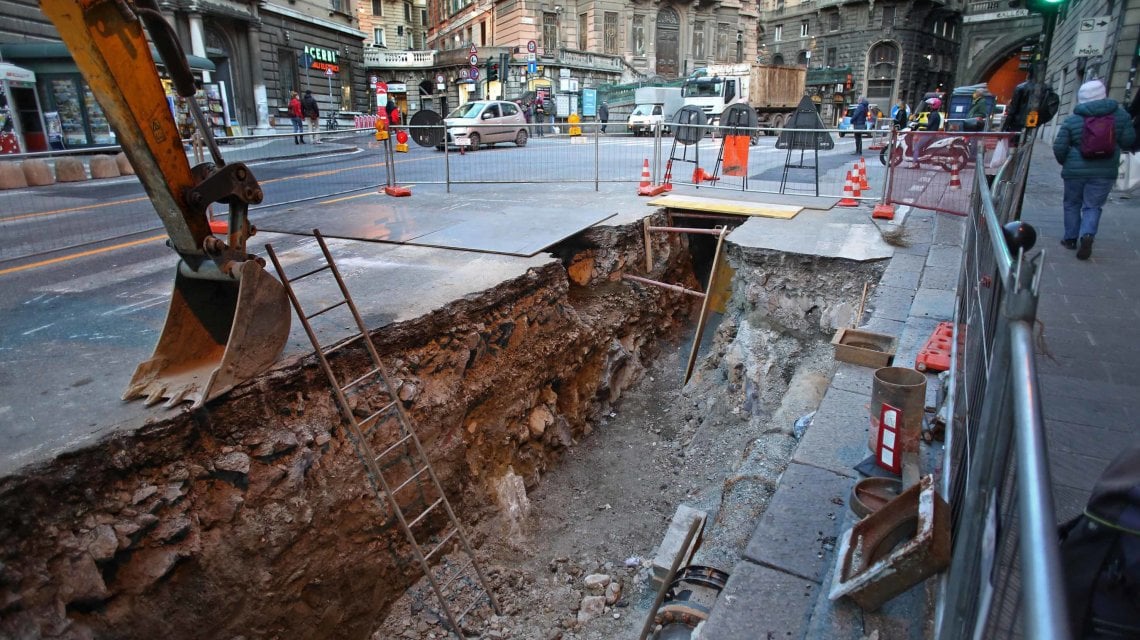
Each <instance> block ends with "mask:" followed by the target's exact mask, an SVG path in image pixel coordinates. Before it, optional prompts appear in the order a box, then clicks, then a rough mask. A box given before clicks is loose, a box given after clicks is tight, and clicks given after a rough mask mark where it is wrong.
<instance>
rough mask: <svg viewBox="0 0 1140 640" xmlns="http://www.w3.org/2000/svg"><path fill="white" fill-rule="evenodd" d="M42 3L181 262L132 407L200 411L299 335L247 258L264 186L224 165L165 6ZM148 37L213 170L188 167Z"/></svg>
mask: <svg viewBox="0 0 1140 640" xmlns="http://www.w3.org/2000/svg"><path fill="white" fill-rule="evenodd" d="M40 6H41V8H42V9H43V12H44V14H45V15H47V17H48V18H50V19H51V21H52V22H53V23H54V24H55V26H56V28H57V29H58V30H59V34H60V36H61V37H62V38H63V41H64V43H66V44H67V47H68V49H70V50H71V53H72V56H73V58H74V60H75V64H76V65H77V66H78V67H79V71H80V72H81V73H82V74H83V77H84V78H85V79H86V80H87V84H88V86H89V87H90V88H91V92H92V93H93V94H94V95H95V99H96V100H98V102H99V106H101V107H102V108H103V113H104V114H105V115H106V117H107V119H108V120H109V121H110V123H111V125H112V126H113V127H114V129H115V133H116V134H117V135H118V139H119V142H120V143H121V144H122V146H123V151H124V152H125V153H126V155H127V158H128V159H129V160H130V163H131V165H132V166H133V167H134V169H135V172H136V174H137V175H138V177H139V179H140V181H141V182H142V186H143V188H144V189H145V190H146V193H147V195H148V196H149V197H150V201H151V204H152V205H153V206H154V208H155V212H156V213H157V214H158V217H159V218H160V219H161V220H162V223H163V227H164V228H165V230H166V234H167V235H168V236H169V242H168V244H169V246H170V247H171V248H172V249H173V250H174V252H175V253H176V254H178V260H177V263H178V264H177V266H176V267H174V268H173V269H172V271H173V272H174V291H173V293H172V295H171V297H170V306H169V307H168V308H167V313H166V321H165V324H164V325H163V328H162V333H161V335H160V336H159V338H158V344H157V345H156V346H155V349H154V354H153V355H152V356H151V358H150V359H149V360H147V361H145V362H142V363H141V364H139V365H138V367H137V368H136V369H135V373H134V376H132V378H131V380H130V382H129V383H128V385H127V390H126V392H125V393H124V394H123V399H124V400H130V399H134V398H145V399H146V402H147V403H148V404H154V403H156V402H159V401H162V400H166V404H167V406H171V407H172V406H176V405H179V404H182V403H183V402H189V403H190V404H191V406H192V407H199V406H201V405H202V404H203V403H205V402H207V401H209V400H210V399H212V398H215V397H217V396H218V395H220V394H222V393H225V392H226V391H228V390H230V389H232V388H233V387H234V386H236V385H238V384H240V383H242V382H244V381H246V380H248V379H250V378H252V377H254V376H255V375H257V374H258V373H260V372H262V371H263V370H265V369H266V368H268V367H269V366H270V365H271V364H272V363H273V362H274V361H275V360H276V359H277V358H278V357H279V356H280V354H281V352H282V349H283V348H284V346H285V342H286V341H287V340H288V338H289V324H290V306H289V298H288V295H287V293H286V291H285V287H284V285H283V284H282V283H281V282H279V281H278V280H276V279H274V278H273V276H271V275H269V274H268V273H267V272H266V271H265V268H264V267H265V260H264V259H262V258H260V257H258V256H256V255H253V254H250V253H248V252H247V251H246V241H247V239H248V238H249V237H250V236H252V235H253V234H254V232H255V229H254V227H253V226H252V225H251V224H250V221H249V216H248V213H249V205H251V204H257V203H259V202H261V200H262V197H263V194H262V191H261V187H260V185H259V184H258V182H257V180H256V179H255V178H254V176H253V172H252V171H250V169H249V167H247V166H246V165H245V164H243V163H240V162H232V163H229V164H227V163H226V162H225V161H224V160H223V159H222V156H221V152H220V151H219V149H218V146H217V143H216V141H215V140H214V139H213V133H212V127H210V126H208V125H207V122H206V119H205V116H204V115H203V114H202V113H201V109H200V108H199V107H198V101H197V100H196V99H195V94H196V93H197V91H198V89H197V87H196V86H195V83H194V76H193V75H192V74H191V72H190V66H189V64H188V63H187V61H186V55H185V53H184V52H183V49H182V45H181V43H180V42H179V40H178V36H177V35H176V34H175V32H174V29H173V27H171V25H170V23H169V22H167V20H166V17H165V16H164V15H163V13H162V10H160V8H159V5H158V2H157V0H117V1H116V2H89V1H87V0H43V2H41V3H40ZM148 34H149V36H150V41H151V42H153V43H154V47H155V48H156V49H157V50H158V52H159V54H160V55H161V56H162V62H163V66H164V67H165V68H166V71H167V73H168V74H169V77H170V81H171V83H172V84H173V86H174V90H175V91H176V92H177V94H178V95H179V96H181V97H182V98H185V99H186V102H187V105H189V108H190V111H191V115H192V116H193V117H194V120H195V122H196V123H197V125H198V130H199V131H201V132H202V133H203V134H204V135H205V137H206V145H207V147H208V148H209V149H210V155H211V161H209V162H203V163H200V164H198V165H196V166H193V167H191V166H190V162H189V160H188V159H187V157H186V150H185V149H184V148H183V145H182V139H181V137H180V135H179V131H178V126H177V123H176V122H175V121H174V116H173V115H172V114H171V111H170V107H169V106H168V104H167V99H166V90H165V89H164V88H163V85H162V81H161V79H160V76H159V72H158V67H157V66H156V65H155V61H154V58H153V57H152V55H151V48H150V45H149V44H148V38H147V35H148ZM215 203H218V204H220V205H224V206H226V207H228V209H229V218H228V220H227V224H226V225H225V228H224V229H222V228H221V227H220V226H218V227H215V226H214V225H212V224H211V220H210V218H209V215H208V209H209V207H210V206H211V205H213V204H215ZM172 262H173V261H172ZM172 266H173V265H172Z"/></svg>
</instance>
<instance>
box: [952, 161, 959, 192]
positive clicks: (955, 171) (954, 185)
mask: <svg viewBox="0 0 1140 640" xmlns="http://www.w3.org/2000/svg"><path fill="white" fill-rule="evenodd" d="M961 188H962V178H960V177H959V176H958V165H956V164H955V165H950V189H952V190H954V191H957V190H959V189H961Z"/></svg>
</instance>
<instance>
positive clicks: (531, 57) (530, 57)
mask: <svg viewBox="0 0 1140 640" xmlns="http://www.w3.org/2000/svg"><path fill="white" fill-rule="evenodd" d="M537 60H538V56H537V55H535V54H533V53H528V54H526V61H527V62H535V61H537Z"/></svg>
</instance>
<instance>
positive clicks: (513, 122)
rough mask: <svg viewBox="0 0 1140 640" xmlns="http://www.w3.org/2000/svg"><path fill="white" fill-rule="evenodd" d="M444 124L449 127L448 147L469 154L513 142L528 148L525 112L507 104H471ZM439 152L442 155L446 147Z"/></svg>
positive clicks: (448, 115)
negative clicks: (463, 149) (483, 148)
mask: <svg viewBox="0 0 1140 640" xmlns="http://www.w3.org/2000/svg"><path fill="white" fill-rule="evenodd" d="M443 124H444V126H446V127H447V144H449V145H453V146H457V147H463V148H465V149H467V150H468V151H475V150H476V149H478V148H479V145H484V144H485V145H488V146H489V145H493V144H495V143H496V142H513V143H515V144H516V145H518V146H520V147H525V146H526V141H527V137H528V136H527V130H526V117H524V116H523V112H522V109H521V108H520V107H519V106H518V105H517V104H515V103H513V102H507V101H505V100H475V101H474V102H468V103H467V104H465V105H463V106H461V107H459V108H457V109H455V110H454V111H452V112H451V113H449V114H447V117H446V118H444V119H443ZM472 125H478V126H472ZM436 148H437V149H439V150H440V151H442V150H443V145H442V144H441V145H439V146H438V147H436Z"/></svg>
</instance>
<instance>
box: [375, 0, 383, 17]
mask: <svg viewBox="0 0 1140 640" xmlns="http://www.w3.org/2000/svg"><path fill="white" fill-rule="evenodd" d="M372 15H374V16H383V15H384V0H372Z"/></svg>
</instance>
